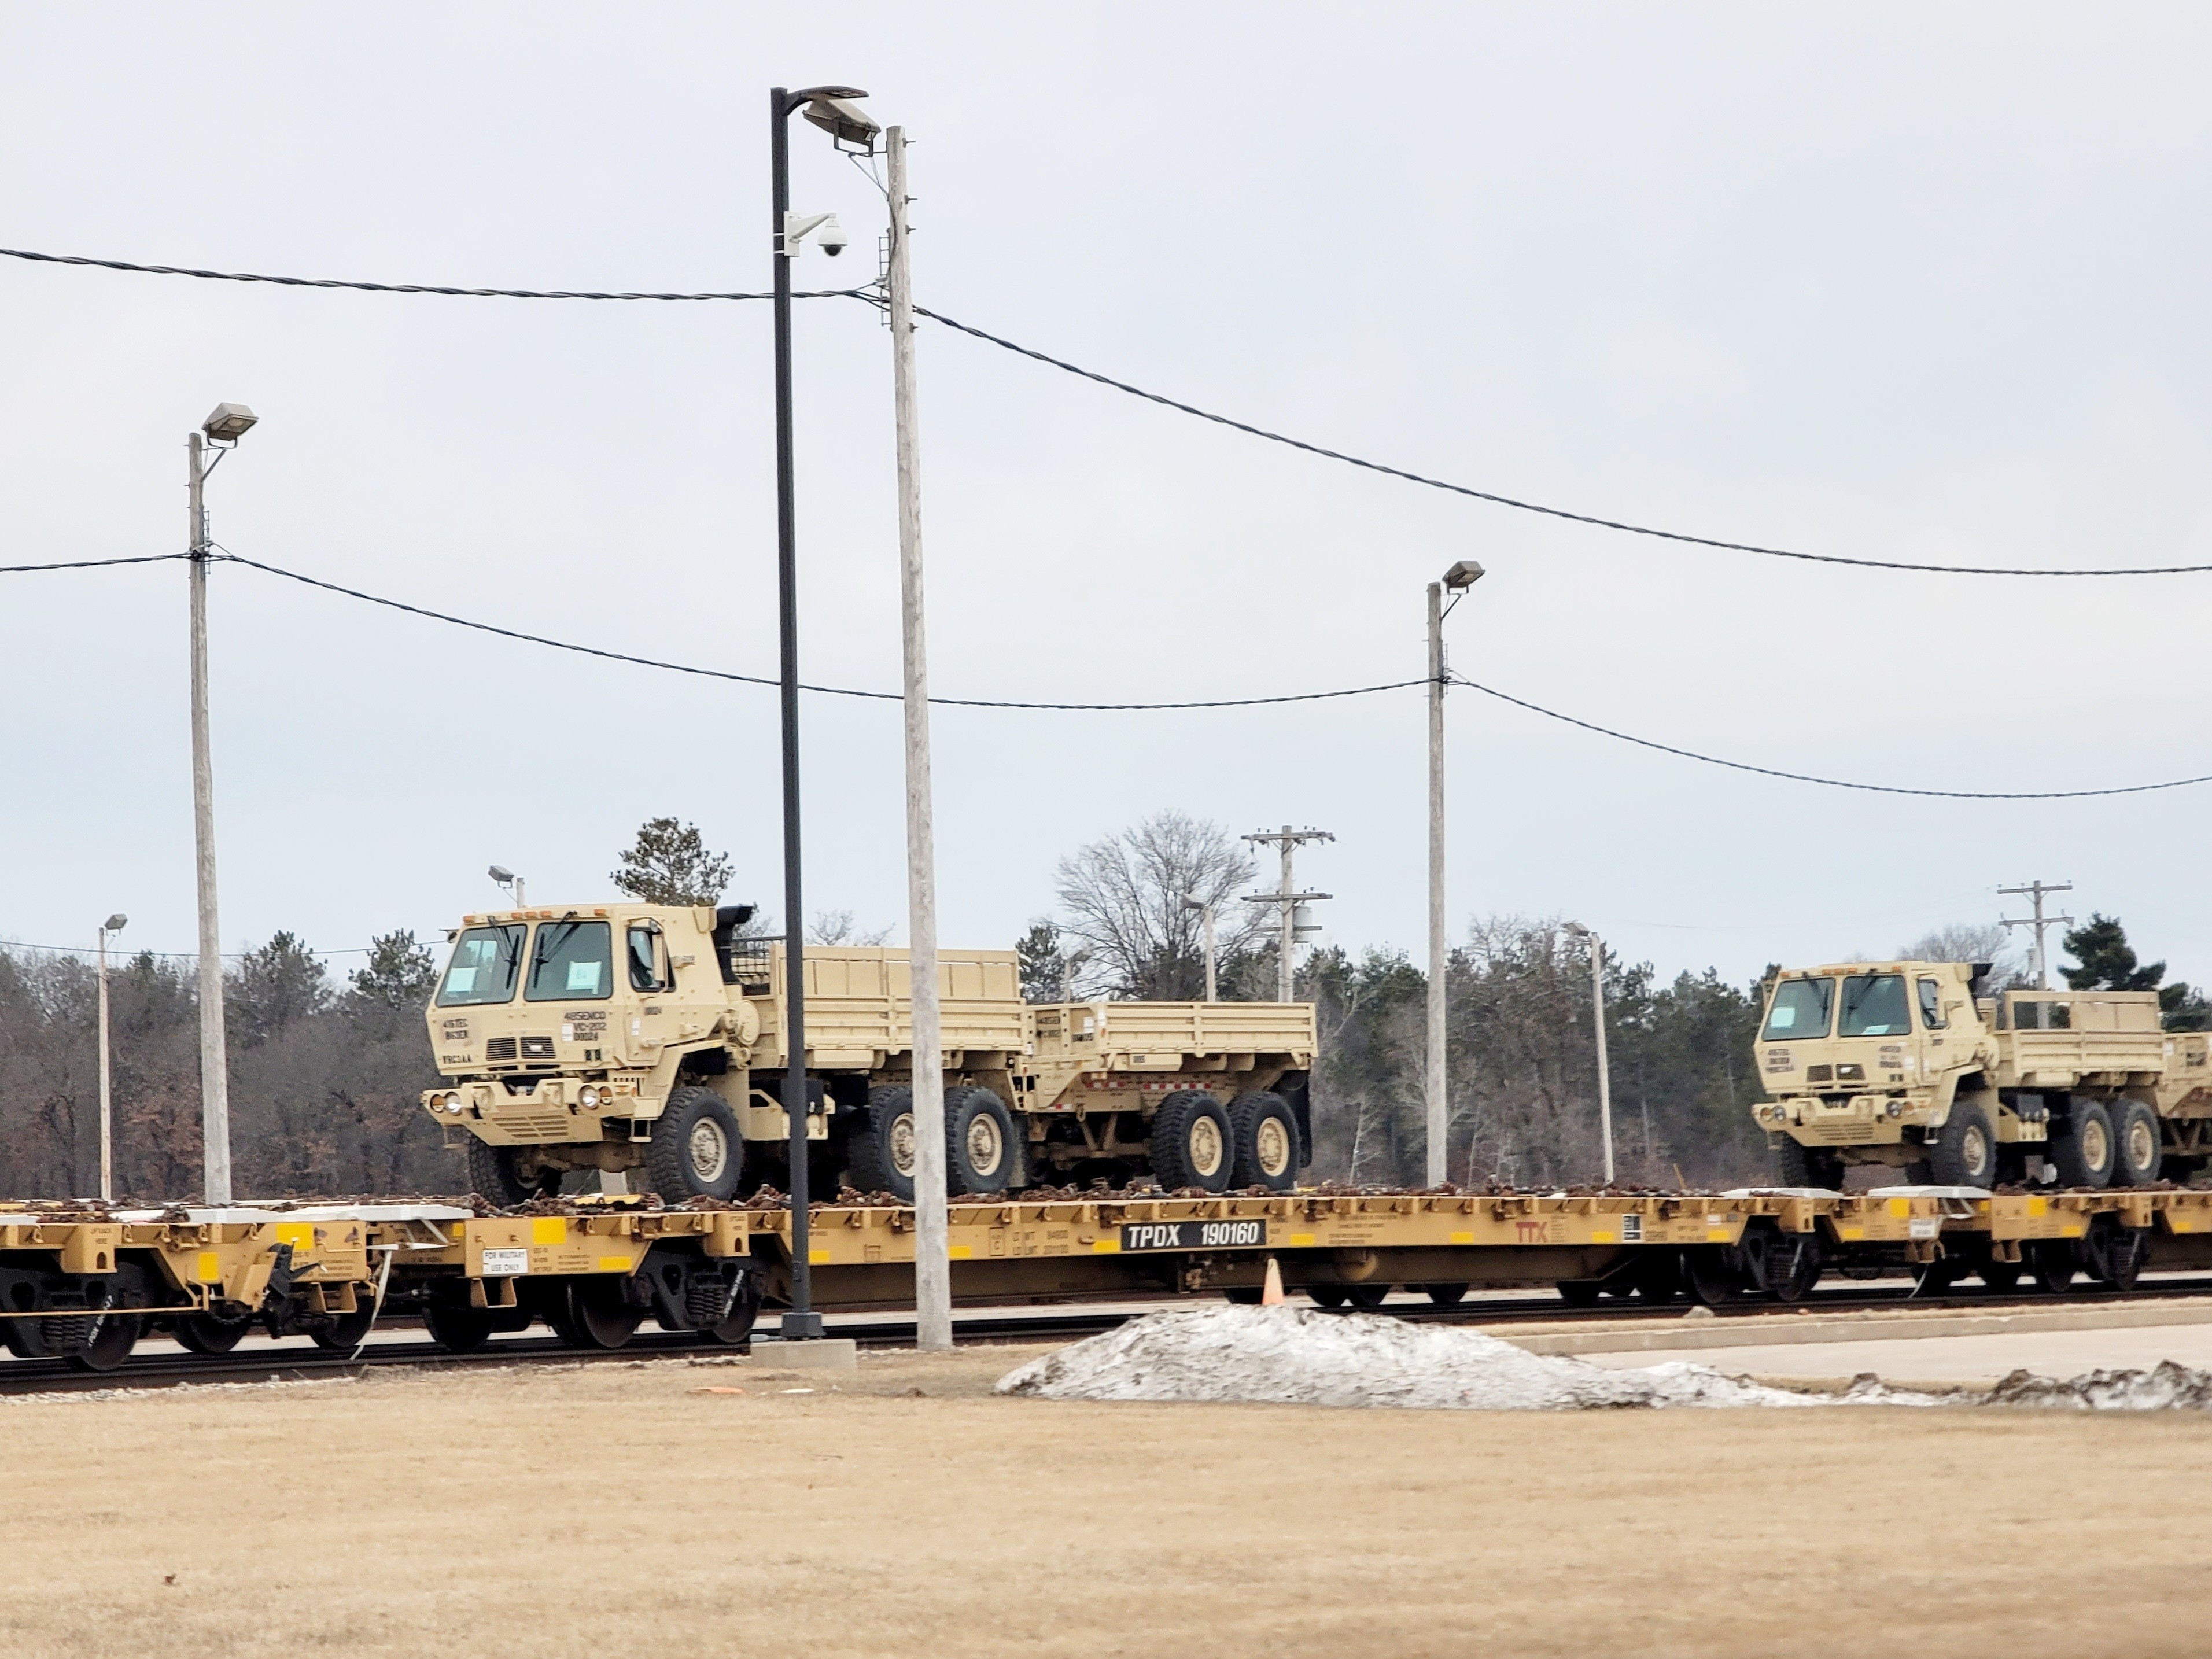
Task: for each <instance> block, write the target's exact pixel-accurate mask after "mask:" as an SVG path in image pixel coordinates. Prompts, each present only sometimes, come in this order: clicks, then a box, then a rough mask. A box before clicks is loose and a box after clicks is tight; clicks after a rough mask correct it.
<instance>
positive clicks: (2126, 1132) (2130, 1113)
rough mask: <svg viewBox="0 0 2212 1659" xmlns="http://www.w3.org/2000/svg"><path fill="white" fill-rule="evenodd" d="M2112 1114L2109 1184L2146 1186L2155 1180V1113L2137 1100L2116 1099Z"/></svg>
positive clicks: (2157, 1132)
mask: <svg viewBox="0 0 2212 1659" xmlns="http://www.w3.org/2000/svg"><path fill="white" fill-rule="evenodd" d="M2110 1110H2111V1112H2112V1185H2114V1186H2115V1187H2148V1185H2149V1184H2150V1183H2151V1182H2154V1181H2155V1180H2157V1179H2158V1163H2159V1150H2160V1128H2159V1121H2158V1114H2157V1113H2156V1112H2154V1111H2153V1110H2151V1109H2150V1107H2149V1106H2148V1104H2146V1103H2144V1102H2142V1101H2140V1100H2116V1101H2114V1102H2113V1103H2112V1107H2111V1108H2110Z"/></svg>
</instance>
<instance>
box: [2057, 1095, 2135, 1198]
mask: <svg viewBox="0 0 2212 1659" xmlns="http://www.w3.org/2000/svg"><path fill="white" fill-rule="evenodd" d="M2116 1152H2118V1145H2117V1143H2116V1142H2115V1140H2114V1138H2113V1135H2112V1114H2110V1113H2109V1112H2107V1111H2106V1109H2105V1104H2104V1103H2103V1102H2102V1101H2099V1100H2091V1099H2090V1098H2089V1097H2087V1096H2086V1095H2076V1096H2075V1097H2074V1098H2073V1100H2072V1102H2071V1103H2069V1105H2068V1106H2067V1109H2066V1121H2065V1123H2064V1124H2063V1125H2061V1124H2058V1123H2056V1122H2054V1123H2052V1125H2051V1162H2052V1163H2053V1164H2057V1166H2058V1180H2059V1183H2060V1184H2061V1185H2062V1186H2067V1187H2109V1186H2111V1185H2112V1165H2113V1164H2114V1163H2115V1162H2116V1161H2117V1159H2116V1158H2115V1157H2114V1154H2115V1153H2116Z"/></svg>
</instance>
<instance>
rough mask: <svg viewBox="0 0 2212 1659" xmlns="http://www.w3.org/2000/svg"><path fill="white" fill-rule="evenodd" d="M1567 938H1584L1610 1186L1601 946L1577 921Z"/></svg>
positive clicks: (1610, 1119)
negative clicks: (1586, 943) (1587, 951)
mask: <svg viewBox="0 0 2212 1659" xmlns="http://www.w3.org/2000/svg"><path fill="white" fill-rule="evenodd" d="M1566 933H1567V936H1568V937H1569V938H1570V939H1588V940H1589V953H1590V1010H1591V1013H1592V1015H1593V1017H1594V1018H1595V1021H1596V1027H1597V1126H1598V1137H1599V1139H1601V1140H1602V1141H1603V1142H1604V1143H1605V1184H1606V1185H1607V1186H1608V1187H1610V1186H1611V1185H1613V1074H1612V1072H1611V1069H1610V1068H1609V1067H1608V1066H1607V1065H1606V1060H1605V943H1604V941H1603V940H1601V939H1599V938H1598V936H1597V934H1596V933H1595V932H1593V931H1592V930H1591V929H1589V928H1588V927H1583V925H1582V923H1580V922H1579V921H1571V922H1569V923H1568V924H1567V926H1566Z"/></svg>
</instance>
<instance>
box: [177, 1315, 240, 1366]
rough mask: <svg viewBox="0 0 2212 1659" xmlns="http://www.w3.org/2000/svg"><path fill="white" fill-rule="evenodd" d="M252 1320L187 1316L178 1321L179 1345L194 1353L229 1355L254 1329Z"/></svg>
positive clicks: (212, 1316)
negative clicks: (247, 1333) (249, 1331)
mask: <svg viewBox="0 0 2212 1659" xmlns="http://www.w3.org/2000/svg"><path fill="white" fill-rule="evenodd" d="M252 1326H253V1322H252V1319H250V1318H248V1319H218V1318H216V1316H214V1315H213V1314H186V1315H185V1316H184V1317H182V1318H181V1319H179V1320H178V1321H177V1328H176V1338H177V1341H178V1343H179V1345H180V1346H183V1347H185V1348H187V1349H189V1350H191V1352H194V1353H204V1354H207V1355H210V1356H213V1355H216V1354H224V1353H228V1352H230V1351H231V1350H232V1349H233V1348H234V1347H236V1346H238V1345H239V1343H240V1341H242V1340H244V1339H245V1336H246V1332H247V1331H248V1330H250V1329H252Z"/></svg>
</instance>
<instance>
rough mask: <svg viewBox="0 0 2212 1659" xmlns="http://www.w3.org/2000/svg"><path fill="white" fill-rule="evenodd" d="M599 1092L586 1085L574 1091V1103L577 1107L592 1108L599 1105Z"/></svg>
mask: <svg viewBox="0 0 2212 1659" xmlns="http://www.w3.org/2000/svg"><path fill="white" fill-rule="evenodd" d="M599 1099H600V1096H599V1091H598V1090H597V1089H594V1088H593V1087H592V1085H590V1084H588V1083H586V1085H584V1086H583V1087H582V1088H581V1089H580V1090H578V1091H576V1103H577V1104H578V1105H579V1106H582V1107H586V1108H590V1107H593V1106H596V1105H598V1104H599Z"/></svg>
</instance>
